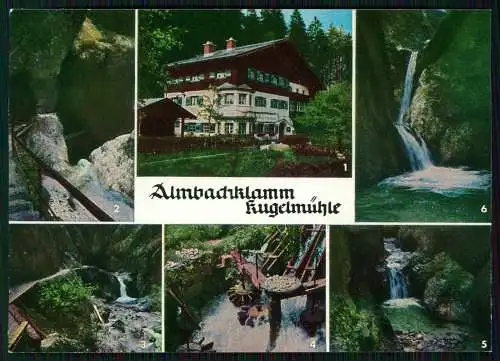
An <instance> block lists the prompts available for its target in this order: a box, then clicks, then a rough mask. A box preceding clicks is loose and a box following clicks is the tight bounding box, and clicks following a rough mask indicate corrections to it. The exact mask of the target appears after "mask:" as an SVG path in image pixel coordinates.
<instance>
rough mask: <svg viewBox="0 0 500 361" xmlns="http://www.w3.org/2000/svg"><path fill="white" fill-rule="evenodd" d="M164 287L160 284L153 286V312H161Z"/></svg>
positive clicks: (151, 294)
mask: <svg viewBox="0 0 500 361" xmlns="http://www.w3.org/2000/svg"><path fill="white" fill-rule="evenodd" d="M161 291H162V287H161V285H160V284H154V285H153V286H151V291H150V297H151V311H156V312H160V311H161V300H162V297H163V294H162V292H161Z"/></svg>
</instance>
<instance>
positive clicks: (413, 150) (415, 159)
mask: <svg viewBox="0 0 500 361" xmlns="http://www.w3.org/2000/svg"><path fill="white" fill-rule="evenodd" d="M417 55H418V52H416V51H414V52H412V53H411V56H410V60H409V61H408V67H407V68H406V76H405V83H404V88H403V96H402V98H401V105H400V108H399V115H398V120H397V122H396V124H395V125H396V129H397V131H398V133H399V136H400V137H401V140H402V141H403V144H404V146H405V149H406V154H407V155H408V158H409V160H410V164H411V168H412V170H414V171H415V170H422V169H426V168H428V167H431V166H432V165H433V164H432V160H431V154H430V152H429V149H428V148H427V144H425V141H424V140H423V139H422V137H421V136H420V135H419V134H418V133H417V132H415V131H413V130H412V129H411V128H410V127H409V125H407V124H405V122H404V118H405V115H406V114H408V111H409V108H410V104H411V96H412V91H413V76H414V75H415V68H416V65H417Z"/></svg>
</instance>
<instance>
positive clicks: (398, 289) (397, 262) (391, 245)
mask: <svg viewBox="0 0 500 361" xmlns="http://www.w3.org/2000/svg"><path fill="white" fill-rule="evenodd" d="M384 248H385V250H386V252H387V253H388V256H387V259H386V263H387V266H386V267H387V277H388V280H389V289H390V294H389V296H390V299H391V300H393V299H398V298H407V297H408V284H407V283H406V278H405V276H404V274H403V268H404V267H405V266H406V264H407V263H408V260H409V258H410V256H411V252H403V251H402V250H401V248H399V245H398V244H397V239H396V238H385V239H384Z"/></svg>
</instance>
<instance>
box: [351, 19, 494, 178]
mask: <svg viewBox="0 0 500 361" xmlns="http://www.w3.org/2000/svg"><path fill="white" fill-rule="evenodd" d="M357 16H358V18H359V21H358V22H357V55H356V58H357V63H356V82H357V86H356V122H357V125H356V127H357V128H356V136H357V142H356V155H357V159H356V173H357V175H358V177H357V179H356V186H357V187H358V188H366V187H368V186H370V185H373V184H375V183H377V182H378V181H380V180H382V179H384V178H386V177H388V176H392V175H396V174H400V173H402V172H404V171H406V170H409V164H408V160H407V158H406V155H405V151H404V149H403V147H402V144H401V141H400V139H399V136H398V134H397V132H396V130H395V129H394V126H393V123H394V122H395V121H396V118H397V112H398V108H399V103H400V99H401V88H402V84H403V83H404V77H405V71H406V64H407V61H408V57H409V52H410V51H418V52H419V55H418V58H417V65H416V71H415V76H414V88H413V89H414V91H413V99H412V102H411V107H410V110H409V113H410V116H411V125H412V127H413V128H414V129H415V130H416V131H418V132H419V133H420V134H421V135H422V137H423V138H424V140H425V141H426V143H427V145H428V147H429V150H430V152H431V154H432V156H433V160H434V162H435V164H437V165H443V166H467V167H470V168H474V169H489V168H490V142H489V139H490V125H491V114H490V113H491V110H490V103H491V86H490V38H491V32H490V28H489V27H490V14H489V13H488V12H480V11H477V12H460V11H447V12H429V11H427V12H426V11H411V12H404V13H402V12H391V11H387V12H380V13H378V14H373V12H369V11H366V12H363V11H360V12H358V15H357Z"/></svg>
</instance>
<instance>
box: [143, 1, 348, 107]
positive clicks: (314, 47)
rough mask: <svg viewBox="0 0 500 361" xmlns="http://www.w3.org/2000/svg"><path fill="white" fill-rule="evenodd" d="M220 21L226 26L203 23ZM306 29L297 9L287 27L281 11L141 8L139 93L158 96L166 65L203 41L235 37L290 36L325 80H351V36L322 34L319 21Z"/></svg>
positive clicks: (196, 50) (246, 40)
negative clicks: (258, 12)
mask: <svg viewBox="0 0 500 361" xmlns="http://www.w3.org/2000/svg"><path fill="white" fill-rule="evenodd" d="M206 24H224V26H208V27H207V26H206ZM308 30H309V31H306V25H305V23H304V20H303V19H302V15H301V14H300V12H299V10H295V11H294V12H293V14H292V16H291V23H290V28H288V27H287V25H286V22H285V19H284V16H283V13H282V11H281V10H274V9H262V10H261V11H260V14H257V12H256V11H255V10H247V11H239V10H217V11H204V10H181V11H179V10H169V11H165V10H143V11H140V12H139V97H140V98H148V97H158V96H161V95H162V94H163V88H164V85H165V82H166V80H167V79H168V76H167V72H166V69H165V65H166V64H168V63H171V62H175V61H178V60H183V59H188V58H191V57H194V56H197V55H200V54H201V53H202V47H201V44H203V43H204V42H206V41H207V40H210V41H212V42H213V43H214V44H215V45H216V49H224V48H225V47H226V40H227V39H228V38H229V37H233V38H234V39H236V40H237V41H238V46H241V45H247V44H255V43H259V42H263V41H268V40H277V39H281V38H284V37H285V36H288V37H289V38H290V39H291V40H292V41H293V42H294V43H295V44H296V45H297V48H298V49H299V51H300V52H301V53H302V55H303V56H304V57H305V58H306V60H307V61H308V62H309V63H312V66H313V69H314V70H315V71H316V73H317V74H318V75H319V76H320V77H321V79H322V80H323V82H324V84H326V85H328V84H331V83H332V82H334V81H339V80H342V81H344V80H345V81H347V80H349V81H350V74H351V58H352V45H351V43H352V42H351V36H350V34H347V33H345V32H344V31H343V30H341V29H337V28H335V27H331V28H330V29H329V31H328V35H327V34H325V32H324V30H323V29H322V27H321V23H320V22H319V20H317V19H316V20H315V21H314V22H313V23H312V24H311V26H310V29H308Z"/></svg>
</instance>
